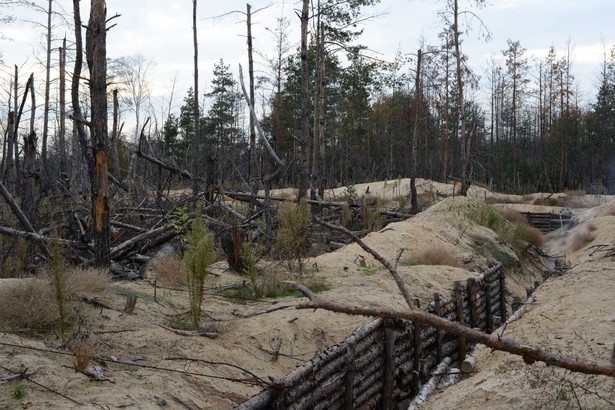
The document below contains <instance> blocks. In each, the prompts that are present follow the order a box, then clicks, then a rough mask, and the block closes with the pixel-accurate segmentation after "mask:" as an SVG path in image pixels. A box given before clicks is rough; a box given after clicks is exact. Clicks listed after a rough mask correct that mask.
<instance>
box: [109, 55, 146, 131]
mask: <svg viewBox="0 0 615 410" xmlns="http://www.w3.org/2000/svg"><path fill="white" fill-rule="evenodd" d="M153 65H154V62H153V61H152V60H148V59H147V58H146V57H145V56H143V55H142V54H135V55H132V56H124V57H120V58H118V59H115V60H112V61H111V62H110V72H112V73H113V75H114V77H115V79H114V83H116V84H117V85H118V88H119V89H120V91H124V92H125V93H124V95H125V97H123V98H121V99H122V100H123V102H124V104H126V105H127V106H128V107H129V109H130V110H131V111H132V112H133V113H134V115H135V129H134V133H133V135H134V141H135V142H136V141H137V140H138V139H139V133H140V132H141V115H142V113H143V108H144V106H145V105H146V104H147V102H148V100H149V97H150V92H151V89H150V84H149V81H148V76H149V74H150V71H151V69H152V67H153Z"/></svg>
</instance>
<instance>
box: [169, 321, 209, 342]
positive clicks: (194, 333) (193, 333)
mask: <svg viewBox="0 0 615 410" xmlns="http://www.w3.org/2000/svg"><path fill="white" fill-rule="evenodd" d="M158 326H160V327H161V328H163V329H166V330H169V331H171V332H173V333H175V334H177V335H180V336H205V337H209V338H210V339H215V338H217V337H218V332H205V331H199V332H197V331H190V330H179V329H173V328H172V327H169V326H165V325H163V324H159V325H158Z"/></svg>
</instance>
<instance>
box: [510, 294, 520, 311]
mask: <svg viewBox="0 0 615 410" xmlns="http://www.w3.org/2000/svg"><path fill="white" fill-rule="evenodd" d="M522 304H523V303H521V299H520V298H519V296H513V300H512V306H511V312H512V313H515V312H516V311H517V310H518V309H519V308H520V307H521V305H522Z"/></svg>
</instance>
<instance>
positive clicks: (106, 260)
mask: <svg viewBox="0 0 615 410" xmlns="http://www.w3.org/2000/svg"><path fill="white" fill-rule="evenodd" d="M106 22H107V7H106V4H105V0H92V3H91V8H90V19H89V21H88V30H87V35H86V57H87V63H88V67H89V71H90V99H91V101H92V119H91V127H90V130H91V133H92V149H93V156H94V173H93V175H92V180H91V186H92V219H93V222H94V242H95V245H96V247H95V251H94V263H95V264H96V265H97V266H109V264H110V263H111V254H110V244H111V238H110V230H109V185H108V180H107V178H108V177H107V168H108V167H107V157H108V154H107V140H108V137H107V27H106Z"/></svg>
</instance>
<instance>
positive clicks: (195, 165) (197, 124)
mask: <svg viewBox="0 0 615 410" xmlns="http://www.w3.org/2000/svg"><path fill="white" fill-rule="evenodd" d="M196 6H197V0H192V39H193V46H194V113H193V115H194V148H195V149H194V150H193V152H192V174H193V175H195V176H199V172H198V170H199V169H200V167H199V162H200V161H201V158H202V157H203V144H202V142H201V120H200V111H201V110H200V106H199V42H198V37H197V30H196ZM210 172H211V170H208V176H209V173H210ZM207 180H208V181H209V180H210V178H207ZM211 188H212V187H211V186H209V184H208V186H206V191H207V192H208V194H207V200H208V201H211V199H212V198H211V194H210V192H211ZM198 193H199V179H198V178H194V179H193V180H192V194H193V195H194V196H197V195H198Z"/></svg>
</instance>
